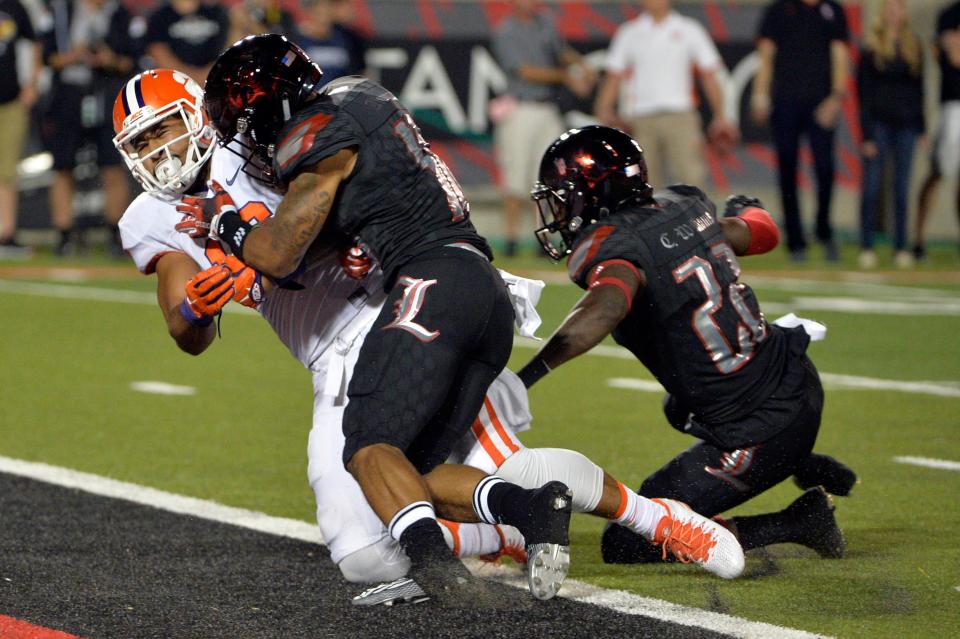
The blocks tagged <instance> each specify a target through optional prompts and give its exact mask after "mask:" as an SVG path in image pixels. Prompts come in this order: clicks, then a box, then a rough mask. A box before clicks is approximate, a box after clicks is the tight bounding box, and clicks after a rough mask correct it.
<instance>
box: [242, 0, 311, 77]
mask: <svg viewBox="0 0 960 639" xmlns="http://www.w3.org/2000/svg"><path fill="white" fill-rule="evenodd" d="M294 28H295V25H294V20H293V16H292V15H290V12H289V11H287V10H286V9H284V8H283V4H282V3H281V2H280V0H245V1H244V2H238V3H237V4H235V5H233V7H232V8H231V9H230V36H229V38H227V40H228V42H236V41H237V40H240V39H242V38H245V37H247V36H248V35H256V34H258V33H278V34H280V35H285V36H289V35H291V34H292V33H293V32H294ZM321 68H322V67H321Z"/></svg>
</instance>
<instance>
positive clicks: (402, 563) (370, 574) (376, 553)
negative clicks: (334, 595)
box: [337, 537, 410, 584]
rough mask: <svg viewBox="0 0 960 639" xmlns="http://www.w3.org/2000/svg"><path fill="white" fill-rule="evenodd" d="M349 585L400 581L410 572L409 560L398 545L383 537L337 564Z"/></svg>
mask: <svg viewBox="0 0 960 639" xmlns="http://www.w3.org/2000/svg"><path fill="white" fill-rule="evenodd" d="M337 567H338V568H340V573H341V574H342V575H343V578H344V579H346V580H347V581H349V582H350V583H357V584H374V583H383V582H386V581H393V580H394V579H400V578H401V577H403V576H405V575H406V574H407V571H409V570H410V559H408V558H407V555H406V554H404V552H403V549H401V548H400V544H399V543H397V542H396V541H395V540H394V539H392V538H390V537H384V538H383V539H381V540H380V541H378V542H377V543H375V544H371V545H370V546H367V547H366V548H361V549H360V550H358V551H356V552H352V553H350V554H349V555H347V556H346V557H344V558H343V559H341V560H340V563H338V564H337Z"/></svg>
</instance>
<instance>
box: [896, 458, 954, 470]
mask: <svg viewBox="0 0 960 639" xmlns="http://www.w3.org/2000/svg"><path fill="white" fill-rule="evenodd" d="M893 461H895V462H897V463H898V464H909V465H911V466H923V467H924V468H937V469H940V470H956V471H960V462H955V461H950V460H949V459H934V458H933V457H914V456H913V455H898V456H896V457H894V458H893Z"/></svg>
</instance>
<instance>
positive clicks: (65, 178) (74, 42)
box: [41, 0, 143, 255]
mask: <svg viewBox="0 0 960 639" xmlns="http://www.w3.org/2000/svg"><path fill="white" fill-rule="evenodd" d="M47 9H48V12H49V16H50V22H49V29H48V30H46V31H45V32H44V34H43V53H44V58H45V60H46V62H47V64H48V65H49V66H50V67H51V69H53V72H54V75H53V84H52V87H51V91H50V95H49V96H48V98H47V100H46V103H47V107H46V108H45V109H44V113H43V115H42V117H41V137H42V138H43V141H44V145H45V146H46V147H47V149H48V150H49V151H50V152H51V154H52V155H53V170H54V176H53V183H52V184H51V186H50V212H51V217H52V219H53V226H54V228H56V229H57V230H58V231H59V232H60V240H59V243H58V244H57V247H56V249H55V252H56V253H57V254H58V255H66V254H69V253H73V252H76V251H77V249H78V245H79V237H78V236H77V233H76V231H75V229H74V210H73V199H74V193H75V191H76V182H75V178H74V174H73V170H74V168H75V167H76V165H77V152H78V151H79V150H80V148H81V147H83V146H84V145H86V144H89V143H92V144H94V145H95V146H96V152H97V159H96V162H97V166H98V167H99V168H100V171H99V177H100V182H101V184H102V187H103V194H104V219H105V221H106V223H107V225H108V227H110V228H111V230H112V238H113V242H112V243H111V244H110V250H111V251H112V252H113V253H115V254H119V253H120V248H119V233H118V231H117V223H118V222H119V221H120V217H121V216H122V215H123V211H124V210H125V209H126V207H127V204H129V202H130V189H129V182H128V179H127V173H126V170H125V169H124V167H123V161H122V159H121V157H120V156H119V155H118V154H117V152H116V149H115V148H114V147H113V125H112V122H111V121H110V113H111V111H110V109H111V106H112V103H113V96H114V95H116V92H117V90H118V88H119V87H120V86H121V85H122V84H123V80H124V79H125V78H126V77H127V76H128V75H129V74H130V73H131V72H132V70H133V69H134V66H135V64H136V59H137V58H138V57H139V56H140V52H141V50H142V47H141V42H140V39H139V37H140V36H142V31H143V25H142V23H138V22H137V21H136V20H134V18H133V16H132V15H131V14H130V12H129V11H128V10H127V9H126V8H125V7H124V6H123V5H122V4H121V3H120V2H119V1H117V0H80V1H79V2H67V1H66V0H52V1H51V2H49V3H48V6H47Z"/></svg>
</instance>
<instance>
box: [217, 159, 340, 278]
mask: <svg viewBox="0 0 960 639" xmlns="http://www.w3.org/2000/svg"><path fill="white" fill-rule="evenodd" d="M356 159H357V151H356V149H353V148H348V149H343V150H341V151H338V152H337V153H336V154H334V155H332V156H330V157H328V158H325V159H323V160H321V161H320V162H319V163H318V164H316V165H315V166H313V167H312V168H310V169H307V170H305V171H302V172H301V173H299V174H298V175H297V176H296V177H295V178H293V179H292V180H291V181H290V183H289V184H288V186H287V192H286V194H285V195H284V197H283V201H281V202H280V205H279V206H278V207H277V211H276V214H275V215H274V216H273V217H271V218H270V219H268V220H265V221H263V222H261V223H259V224H256V225H250V224H248V223H246V222H243V221H242V220H241V219H240V216H239V214H237V213H236V212H233V213H229V214H223V213H221V214H220V215H219V217H218V228H216V229H215V230H216V234H217V236H218V237H219V239H220V240H221V241H222V242H225V243H226V244H228V245H229V246H230V248H231V250H232V251H233V254H234V255H236V256H237V257H239V258H240V259H242V260H243V262H244V263H245V264H248V265H250V266H252V267H253V268H255V269H256V270H258V271H260V272H261V273H265V274H266V275H269V276H271V277H273V278H275V279H281V278H283V277H285V276H287V275H289V274H290V273H292V272H293V271H294V270H296V268H297V266H299V264H300V262H301V260H302V259H303V256H304V254H305V253H306V252H307V248H309V246H310V245H311V244H312V243H313V240H314V239H316V237H317V234H318V233H319V232H320V229H322V228H323V225H324V223H325V222H326V221H327V217H328V216H329V215H330V211H331V209H332V208H333V201H334V198H335V197H336V195H337V188H339V186H340V183H341V182H342V181H343V180H345V179H346V178H347V177H349V175H350V173H351V172H352V171H353V167H354V166H355V164H356Z"/></svg>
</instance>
